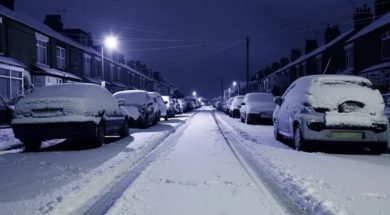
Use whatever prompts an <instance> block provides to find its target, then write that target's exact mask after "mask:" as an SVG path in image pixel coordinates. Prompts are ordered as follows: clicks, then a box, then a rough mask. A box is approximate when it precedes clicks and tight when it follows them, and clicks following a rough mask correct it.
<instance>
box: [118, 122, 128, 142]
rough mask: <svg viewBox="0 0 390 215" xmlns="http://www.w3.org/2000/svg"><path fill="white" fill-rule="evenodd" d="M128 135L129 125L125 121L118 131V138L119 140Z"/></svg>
mask: <svg viewBox="0 0 390 215" xmlns="http://www.w3.org/2000/svg"><path fill="white" fill-rule="evenodd" d="M129 135H130V132H129V123H128V122H127V119H126V120H125V121H124V122H123V125H122V128H121V129H120V131H119V136H120V137H121V138H124V137H127V136H129Z"/></svg>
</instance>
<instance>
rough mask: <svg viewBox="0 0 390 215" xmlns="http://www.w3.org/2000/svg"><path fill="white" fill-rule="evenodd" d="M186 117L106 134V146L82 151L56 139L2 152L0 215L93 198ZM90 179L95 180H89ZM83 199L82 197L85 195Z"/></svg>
mask: <svg viewBox="0 0 390 215" xmlns="http://www.w3.org/2000/svg"><path fill="white" fill-rule="evenodd" d="M188 116H189V115H183V116H179V117H176V118H175V119H170V120H169V121H167V122H160V123H159V125H157V126H154V127H152V128H149V129H131V136H129V137H127V138H124V139H118V138H117V137H108V138H107V140H106V142H108V143H109V144H105V145H104V146H103V147H100V148H94V149H85V148H83V147H81V146H79V145H77V143H72V142H67V141H62V142H60V143H59V144H56V145H52V144H48V143H46V147H44V148H43V149H42V150H41V151H40V152H37V153H24V152H23V149H13V150H9V151H2V152H1V153H2V154H1V155H0V172H1V174H0V190H1V192H0V208H1V209H2V211H1V212H0V214H2V213H5V214H31V211H35V210H36V211H38V212H37V213H47V212H50V211H52V210H53V209H54V208H55V207H56V206H57V205H58V204H60V203H62V202H63V201H64V200H66V198H67V197H66V196H69V195H82V194H84V193H90V195H91V196H92V197H93V195H95V196H99V193H98V192H103V191H102V190H104V189H103V188H104V186H107V187H110V186H111V185H113V184H115V183H116V181H117V180H119V179H120V178H121V177H122V175H123V174H125V173H126V172H127V171H128V170H129V169H131V167H132V166H133V165H134V164H136V163H137V162H138V161H139V160H141V159H143V158H144V157H145V156H146V155H147V154H148V153H149V152H150V151H152V150H153V149H154V148H156V147H157V146H158V145H159V144H160V143H161V141H162V140H163V139H165V138H166V137H167V136H168V135H169V134H171V133H173V132H175V130H176V128H177V127H178V126H180V125H182V124H183V123H184V122H185V121H186V120H187V119H188ZM0 132H1V131H0ZM12 141H13V142H18V141H15V140H12ZM17 145H18V144H16V146H17ZM44 145H45V144H44ZM95 179H96V181H99V183H97V184H93V183H91V181H95ZM88 189H94V190H96V193H94V192H89V191H88ZM83 197H84V198H85V199H86V200H87V199H88V198H89V197H90V196H88V197H87V196H83ZM92 197H91V198H92Z"/></svg>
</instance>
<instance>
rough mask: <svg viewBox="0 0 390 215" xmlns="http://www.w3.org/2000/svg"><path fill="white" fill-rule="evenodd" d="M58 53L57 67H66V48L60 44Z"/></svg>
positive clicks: (57, 49)
mask: <svg viewBox="0 0 390 215" xmlns="http://www.w3.org/2000/svg"><path fill="white" fill-rule="evenodd" d="M56 54H57V68H58V69H65V49H64V48H62V47H60V46H57V48H56Z"/></svg>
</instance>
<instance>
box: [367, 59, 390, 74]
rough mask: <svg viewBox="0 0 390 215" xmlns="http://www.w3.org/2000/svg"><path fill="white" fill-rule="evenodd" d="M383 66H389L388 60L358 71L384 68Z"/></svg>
mask: <svg viewBox="0 0 390 215" xmlns="http://www.w3.org/2000/svg"><path fill="white" fill-rule="evenodd" d="M384 68H390V62H385V63H381V64H377V65H374V66H371V67H368V68H367V69H365V70H363V71H361V72H360V73H365V72H370V71H374V70H378V69H384Z"/></svg>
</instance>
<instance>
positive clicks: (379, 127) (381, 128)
mask: <svg viewBox="0 0 390 215" xmlns="http://www.w3.org/2000/svg"><path fill="white" fill-rule="evenodd" d="M374 129H375V131H376V132H384V131H386V129H387V124H379V123H375V124H374Z"/></svg>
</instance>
